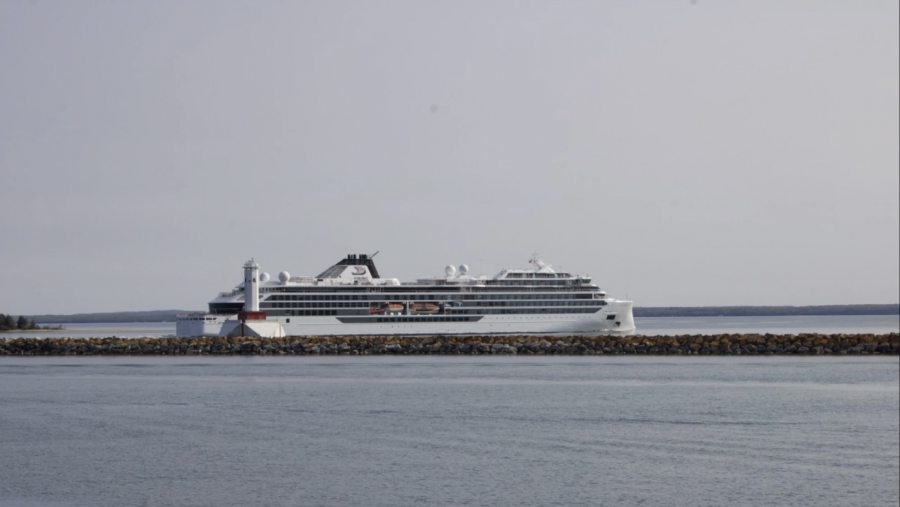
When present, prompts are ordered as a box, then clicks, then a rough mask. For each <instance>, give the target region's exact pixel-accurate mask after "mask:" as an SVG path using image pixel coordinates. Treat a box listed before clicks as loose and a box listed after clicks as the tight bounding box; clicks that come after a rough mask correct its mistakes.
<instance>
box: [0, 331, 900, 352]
mask: <svg viewBox="0 0 900 507" xmlns="http://www.w3.org/2000/svg"><path fill="white" fill-rule="evenodd" d="M641 354H643V355H657V356H660V355H668V356H678V355H700V356H726V355H728V356H731V355H848V354H849V355H853V354H858V355H876V354H892V355H898V354H900V333H890V334H799V335H792V334H787V335H775V334H720V335H680V336H641V335H635V336H623V337H610V336H580V335H572V336H526V335H514V336H474V335H467V336H304V337H286V338H243V337H197V338H115V337H113V338H77V339H76V338H46V339H41V338H13V339H0V356H82V355H115V356H121V355H151V356H152V355H166V356H172V355H175V356H184V355H187V356H196V355H586V356H587V355H641Z"/></svg>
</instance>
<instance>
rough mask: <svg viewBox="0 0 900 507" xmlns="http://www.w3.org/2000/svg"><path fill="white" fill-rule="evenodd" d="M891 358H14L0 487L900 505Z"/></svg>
mask: <svg viewBox="0 0 900 507" xmlns="http://www.w3.org/2000/svg"><path fill="white" fill-rule="evenodd" d="M898 392H900V364H898V359H897V358H896V357H885V356H872V357H852V358H851V357H827V358H823V357H754V358H749V357H711V358H700V357H679V358H666V357H633V356H625V357H528V358H525V357H402V358H396V357H357V358H346V357H330V358H318V357H279V358H273V357H250V358H243V357H223V358H219V357H214V358H211V357H201V358H198V357H181V358H162V357H117V358H104V357H62V358H51V357H16V358H12V357H8V358H0V505H2V506H4V507H7V506H13V505H28V506H36V505H54V506H120V505H147V506H181V505H204V506H246V505H272V506H281V505H284V506H289V505H290V506H293V505H372V506H396V505H448V506H449V505H454V506H455V505H469V506H473V505H479V506H480V505H485V506H488V505H490V506H496V505H500V506H522V505H525V506H546V505H698V506H720V505H738V506H756V505H796V506H842V505H897V504H898V495H900V489H898V488H900V486H898V484H900V483H898V481H900V458H898V455H900V421H898V419H900V398H898Z"/></svg>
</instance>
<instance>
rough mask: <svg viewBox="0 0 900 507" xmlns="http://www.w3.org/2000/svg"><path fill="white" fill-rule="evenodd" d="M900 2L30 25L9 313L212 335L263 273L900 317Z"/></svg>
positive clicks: (155, 16)
mask: <svg viewBox="0 0 900 507" xmlns="http://www.w3.org/2000/svg"><path fill="white" fill-rule="evenodd" d="M898 19H900V12H898V2H896V1H894V0H884V1H881V0H870V1H866V2H852V1H842V2H839V1H832V0H792V1H791V0H788V1H785V0H779V1H767V0H753V1H750V0H745V1H739V0H735V1H727V2H726V1H712V0H695V1H690V0H687V1H680V0H679V1H674V0H672V1H649V0H647V1H628V2H614V1H596V0H589V1H579V0H563V1H558V2H556V1H554V2H550V1H527V0H524V1H519V0H515V1H514V0H487V1H477V2H476V1H461V2H459V1H453V2H451V1H440V0H438V1H434V2H417V1H390V0H385V1H378V2H363V1H346V2H327V1H299V0H298V1H276V0H270V1H252V2H251V1H235V0H192V1H190V2H181V1H174V0H163V1H160V2H106V1H90V0H83V1H82V0H79V1H63V0H31V1H21V0H7V1H4V2H0V313H13V314H26V315H27V314H46V313H79V312H105V311H129V310H157V309H185V310H202V309H205V308H206V303H207V302H208V301H209V300H210V299H212V298H213V297H214V296H215V295H216V294H217V293H218V292H220V291H225V290H229V289H231V288H232V287H234V286H235V285H236V284H238V283H239V282H240V281H241V280H242V269H241V266H242V264H243V263H244V261H246V260H247V259H249V258H251V257H253V258H255V259H256V260H257V261H258V262H259V263H260V265H261V266H262V269H263V270H264V271H267V272H269V273H271V274H272V275H273V277H274V276H276V274H277V273H278V272H279V271H282V270H287V271H289V272H290V273H291V275H293V276H298V275H316V274H318V273H319V272H321V271H323V270H324V269H325V268H327V267H328V266H330V265H331V264H333V263H334V262H336V261H338V260H339V259H341V258H342V257H344V256H345V255H346V254H348V253H369V254H371V253H374V252H376V251H379V252H380V253H379V254H378V256H377V257H376V258H375V260H376V264H377V265H378V268H379V271H380V272H381V275H382V276H385V277H396V278H400V279H401V280H405V281H411V280H414V279H415V278H417V277H425V276H435V275H440V274H442V273H443V271H444V267H445V266H446V265H449V264H453V265H459V264H462V263H466V264H468V265H469V266H470V268H471V270H472V273H473V274H476V275H481V274H484V275H487V276H493V275H494V274H496V273H497V272H498V271H499V270H501V269H503V268H506V267H512V268H516V267H517V268H524V267H527V266H528V264H527V261H528V259H529V258H530V257H531V256H532V254H533V253H535V252H537V253H539V254H540V256H541V257H542V258H544V259H545V260H546V261H547V262H549V263H551V264H552V265H553V266H554V267H555V268H557V269H562V270H565V271H571V272H573V273H579V274H583V275H585V274H586V275H590V276H592V277H593V279H594V281H596V282H597V283H598V284H599V285H600V286H601V287H603V288H604V289H605V290H607V291H608V292H609V294H610V295H611V296H612V297H618V298H625V297H626V296H627V297H628V298H630V299H632V300H634V301H635V305H636V306H700V305H817V304H854V303H896V302H897V301H898V300H900V268H898V264H900V232H898V231H900V200H898V195H900V190H898V187H900V182H898V176H900V159H898V154H900V141H898V139H900V121H898V111H900V99H898V95H900V64H898V61H900V50H898V47H900V36H898Z"/></svg>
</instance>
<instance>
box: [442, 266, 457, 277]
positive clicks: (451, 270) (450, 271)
mask: <svg viewBox="0 0 900 507" xmlns="http://www.w3.org/2000/svg"><path fill="white" fill-rule="evenodd" d="M444 273H446V275H447V276H448V277H450V276H453V275H455V274H456V268H455V267H453V266H447V267H446V268H444Z"/></svg>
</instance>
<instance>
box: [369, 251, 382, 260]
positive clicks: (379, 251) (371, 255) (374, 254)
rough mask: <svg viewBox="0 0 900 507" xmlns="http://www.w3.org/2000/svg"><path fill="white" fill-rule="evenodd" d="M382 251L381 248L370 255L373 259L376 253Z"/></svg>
mask: <svg viewBox="0 0 900 507" xmlns="http://www.w3.org/2000/svg"><path fill="white" fill-rule="evenodd" d="M380 251H381V250H376V251H375V253H373V254H372V255H370V256H369V258H370V259H371V258H373V257H375V256H376V255H378V252H380Z"/></svg>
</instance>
